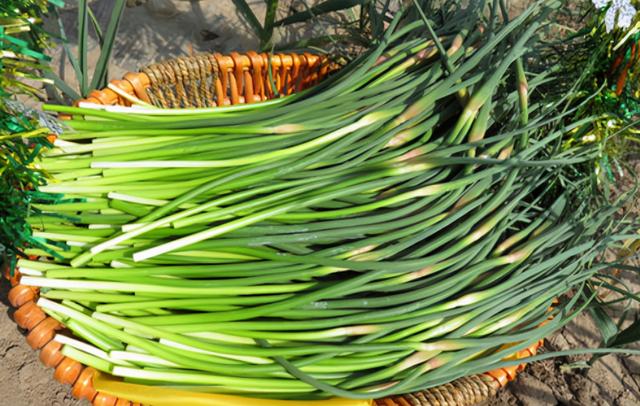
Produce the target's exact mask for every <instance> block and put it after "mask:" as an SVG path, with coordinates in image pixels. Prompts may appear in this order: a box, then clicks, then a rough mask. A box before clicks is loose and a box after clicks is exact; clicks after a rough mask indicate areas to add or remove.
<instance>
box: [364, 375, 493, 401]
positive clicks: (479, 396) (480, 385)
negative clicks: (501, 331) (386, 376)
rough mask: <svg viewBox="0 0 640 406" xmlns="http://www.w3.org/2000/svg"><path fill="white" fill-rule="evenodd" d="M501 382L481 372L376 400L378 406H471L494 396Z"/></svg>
mask: <svg viewBox="0 0 640 406" xmlns="http://www.w3.org/2000/svg"><path fill="white" fill-rule="evenodd" d="M499 388H500V384H499V383H498V382H497V381H495V380H494V379H492V378H491V377H489V376H487V375H485V374H481V375H472V376H467V377H463V378H459V379H457V380H455V381H453V382H451V383H447V384H444V385H440V386H437V387H435V388H430V389H427V390H424V391H420V392H415V393H410V394H408V395H402V396H392V397H389V398H385V399H381V400H376V401H375V405H376V406H471V405H475V404H477V403H480V402H483V401H485V400H487V399H489V398H491V397H493V396H494V395H495V394H496V392H497V391H498V389H499Z"/></svg>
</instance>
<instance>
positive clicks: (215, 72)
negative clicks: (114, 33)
mask: <svg viewBox="0 0 640 406" xmlns="http://www.w3.org/2000/svg"><path fill="white" fill-rule="evenodd" d="M337 68H338V66H337V65H335V64H332V63H331V62H330V61H329V59H328V58H327V57H325V56H319V55H314V54H310V53H303V54H294V53H292V54H274V55H269V54H264V53H263V54H258V53H256V52H252V51H249V52H247V53H246V54H239V53H237V52H232V53H231V54H230V55H221V54H218V53H214V54H198V55H193V56H186V57H179V58H174V59H169V60H167V61H164V62H159V63H154V64H151V65H149V66H148V67H145V68H143V69H141V71H140V72H139V73H131V72H130V73H127V74H126V75H125V76H124V78H123V79H122V80H113V81H111V82H110V85H109V87H108V88H105V89H102V90H95V91H93V92H91V93H90V94H89V97H87V98H86V99H83V100H79V101H78V103H80V102H90V103H97V104H105V105H115V104H119V105H125V106H129V105H131V103H132V102H133V101H134V100H135V99H138V100H141V101H142V102H145V103H150V104H153V105H155V106H157V107H163V108H202V107H215V106H227V105H234V104H247V103H256V102H260V101H265V100H269V99H273V98H275V97H279V96H283V95H289V94H292V93H295V92H299V91H301V90H304V89H306V88H309V87H311V86H313V85H315V84H317V83H318V82H319V81H321V80H322V79H323V78H325V77H326V76H327V75H328V74H329V73H331V72H332V71H334V70H336V69H337Z"/></svg>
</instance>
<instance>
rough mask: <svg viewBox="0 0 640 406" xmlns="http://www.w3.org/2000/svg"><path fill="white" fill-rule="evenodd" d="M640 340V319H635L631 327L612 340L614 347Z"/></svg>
mask: <svg viewBox="0 0 640 406" xmlns="http://www.w3.org/2000/svg"><path fill="white" fill-rule="evenodd" d="M639 340H640V319H638V320H636V321H634V322H633V323H632V324H631V325H630V326H629V327H627V328H625V329H624V330H622V331H621V332H620V334H618V335H617V336H616V338H615V339H614V340H613V341H612V342H611V344H610V345H611V346H612V347H619V346H622V345H626V344H631V343H635V342H637V341H639Z"/></svg>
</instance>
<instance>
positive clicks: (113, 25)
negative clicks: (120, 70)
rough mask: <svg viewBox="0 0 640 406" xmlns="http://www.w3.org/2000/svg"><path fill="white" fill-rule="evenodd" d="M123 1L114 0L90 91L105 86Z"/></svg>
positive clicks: (123, 4)
mask: <svg viewBox="0 0 640 406" xmlns="http://www.w3.org/2000/svg"><path fill="white" fill-rule="evenodd" d="M124 6H125V0H116V2H115V4H114V5H113V9H112V10H111V18H110V19H109V25H108V26H107V32H106V33H105V36H104V42H103V44H102V47H101V49H100V58H99V59H98V63H97V64H96V70H95V71H94V73H93V79H92V80H91V89H96V88H99V87H104V86H106V84H107V83H106V82H107V72H108V67H109V59H110V58H111V51H112V50H113V41H114V39H115V37H116V33H117V32H118V26H119V25H120V20H121V19H122V12H123V10H124Z"/></svg>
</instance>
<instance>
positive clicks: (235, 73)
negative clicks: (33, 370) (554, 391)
mask: <svg viewBox="0 0 640 406" xmlns="http://www.w3.org/2000/svg"><path fill="white" fill-rule="evenodd" d="M335 69H336V66H335V65H332V64H331V63H330V61H329V60H328V59H327V58H325V57H321V56H318V55H313V54H309V53H304V54H277V55H267V54H257V53H255V52H247V53H246V54H239V53H231V54H230V55H229V56H225V55H220V54H202V55H196V56H190V57H181V58H176V59H172V60H169V61H166V62H163V63H158V64H153V65H150V66H149V67H147V68H144V69H142V70H141V71H140V72H139V73H127V74H126V75H125V76H124V78H123V79H122V80H113V81H111V83H110V85H109V87H107V88H105V89H103V90H96V91H93V92H92V93H91V94H90V95H89V96H88V98H87V99H84V100H79V101H78V102H77V103H80V102H89V103H97V104H104V105H125V106H128V105H131V104H132V103H149V104H152V105H155V106H158V107H172V108H187V107H191V108H193V107H196V108H197V107H214V106H224V105H233V104H241V103H254V102H259V101H263V100H268V99H270V98H273V97H275V96H276V95H286V94H291V93H293V92H297V91H300V90H303V89H305V88H308V87H309V86H313V85H314V84H316V83H318V82H319V81H320V80H322V79H323V78H324V77H326V76H327V75H328V74H329V73H331V71H333V70H335ZM5 276H6V277H7V279H9V280H10V282H11V285H12V286H13V288H12V289H11V290H10V291H9V297H8V299H9V302H10V303H11V305H12V306H14V307H15V308H17V310H16V311H15V313H14V320H15V322H16V323H17V324H18V325H19V326H20V327H21V328H23V329H25V330H27V331H28V334H27V342H28V343H29V345H30V346H31V348H33V349H34V350H40V359H41V361H42V363H43V364H44V365H46V366H48V367H51V368H55V372H54V377H55V378H56V379H57V380H58V381H60V382H61V383H64V384H68V385H72V389H71V393H72V394H73V396H75V397H76V398H80V399H87V400H89V401H90V402H92V403H93V405H96V406H106V405H108V406H115V405H117V406H125V405H138V404H140V403H135V402H132V401H130V400H126V399H118V398H116V397H114V396H112V395H110V394H108V393H105V392H97V391H96V390H95V389H94V386H93V377H94V372H95V371H94V370H93V368H90V367H85V366H84V365H82V364H80V363H78V362H76V361H74V360H72V359H70V358H68V357H65V356H64V355H62V354H61V352H60V351H61V347H62V344H60V343H58V342H57V341H54V340H53V338H54V336H55V335H56V334H57V332H58V331H60V330H63V329H64V326H62V325H61V324H60V323H59V322H57V321H56V320H54V319H53V318H51V317H48V316H47V315H46V314H45V313H44V312H43V311H42V309H40V308H39V307H38V306H37V305H36V300H37V299H38V294H39V291H38V289H37V288H34V287H30V286H26V285H21V284H20V273H19V271H17V272H16V273H15V274H14V275H13V276H10V274H9V270H8V269H6V270H5ZM68 333H70V332H68ZM541 344H542V343H541V342H539V343H536V344H535V345H533V346H531V347H530V348H528V349H525V350H523V351H520V352H518V353H516V354H513V355H512V356H511V357H510V358H511V359H520V358H525V357H529V356H532V355H534V354H535V353H536V351H537V349H538V347H539V346H540V345H541ZM522 369H524V364H521V365H517V366H513V367H509V368H500V369H497V370H493V371H490V372H487V373H484V374H479V375H473V376H469V377H464V378H461V379H458V380H456V381H455V382H452V383H448V384H445V385H442V386H439V387H436V388H431V389H428V390H425V391H421V392H417V393H412V394H408V395H402V396H394V397H390V398H386V399H381V400H376V401H373V402H372V404H374V405H376V406H409V405H411V406H435V405H456V406H465V405H474V404H477V403H480V402H483V401H485V400H487V399H489V398H491V397H492V396H494V395H495V393H496V391H497V390H498V389H499V388H500V387H502V386H504V385H506V383H507V382H509V381H510V380H512V379H514V378H515V376H516V374H517V373H518V372H519V371H521V370H522ZM238 399H239V401H238V403H237V404H238V405H251V404H252V401H251V399H248V398H247V399H246V400H243V399H242V398H238ZM288 404H291V403H288Z"/></svg>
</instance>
